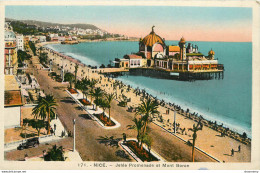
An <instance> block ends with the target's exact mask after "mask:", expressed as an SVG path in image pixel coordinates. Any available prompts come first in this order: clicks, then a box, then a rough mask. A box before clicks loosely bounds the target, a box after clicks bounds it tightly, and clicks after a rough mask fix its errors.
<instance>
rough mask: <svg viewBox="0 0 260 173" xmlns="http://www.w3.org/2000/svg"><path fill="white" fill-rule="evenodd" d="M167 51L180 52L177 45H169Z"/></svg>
mask: <svg viewBox="0 0 260 173" xmlns="http://www.w3.org/2000/svg"><path fill="white" fill-rule="evenodd" d="M169 52H180V47H179V46H169Z"/></svg>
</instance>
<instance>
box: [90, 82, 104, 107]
mask: <svg viewBox="0 0 260 173" xmlns="http://www.w3.org/2000/svg"><path fill="white" fill-rule="evenodd" d="M91 95H92V96H93V97H94V98H95V100H94V102H95V104H96V109H95V110H97V106H98V105H99V102H100V98H101V97H102V95H103V92H102V90H101V89H100V87H98V88H96V89H94V91H93V92H92V93H91Z"/></svg>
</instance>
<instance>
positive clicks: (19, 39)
mask: <svg viewBox="0 0 260 173" xmlns="http://www.w3.org/2000/svg"><path fill="white" fill-rule="evenodd" d="M16 44H17V50H22V51H24V42H23V35H16Z"/></svg>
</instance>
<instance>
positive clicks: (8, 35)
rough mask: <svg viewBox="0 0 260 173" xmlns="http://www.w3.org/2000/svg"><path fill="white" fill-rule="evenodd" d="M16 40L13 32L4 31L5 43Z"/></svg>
mask: <svg viewBox="0 0 260 173" xmlns="http://www.w3.org/2000/svg"><path fill="white" fill-rule="evenodd" d="M13 40H16V36H15V34H14V32H13V31H5V41H13Z"/></svg>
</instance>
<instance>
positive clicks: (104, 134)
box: [5, 57, 214, 162]
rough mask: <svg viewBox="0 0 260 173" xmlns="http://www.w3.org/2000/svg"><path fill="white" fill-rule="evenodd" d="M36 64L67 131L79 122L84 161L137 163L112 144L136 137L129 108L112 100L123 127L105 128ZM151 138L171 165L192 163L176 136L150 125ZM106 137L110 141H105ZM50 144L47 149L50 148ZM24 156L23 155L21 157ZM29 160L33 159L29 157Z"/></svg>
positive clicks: (11, 155) (16, 154)
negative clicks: (123, 137)
mask: <svg viewBox="0 0 260 173" xmlns="http://www.w3.org/2000/svg"><path fill="white" fill-rule="evenodd" d="M33 64H34V65H36V66H38V70H36V69H35V70H33V71H34V76H35V77H36V78H37V80H38V82H39V84H40V86H41V88H42V89H44V91H45V93H46V94H53V95H54V97H55V98H56V100H57V103H58V106H57V110H56V112H57V115H58V117H59V119H60V121H61V124H63V126H64V128H65V129H66V130H67V131H73V119H76V150H77V151H78V152H79V155H80V157H81V158H82V160H83V161H124V162H129V161H135V160H134V159H133V158H132V157H130V160H129V159H127V158H122V157H120V156H117V155H116V152H117V151H118V150H121V148H120V147H119V146H118V145H114V144H113V140H119V141H120V140H122V134H123V133H126V135H127V138H136V135H137V134H136V131H135V130H128V128H127V125H133V122H132V119H133V118H134V116H135V114H134V113H131V112H127V111H126V109H127V108H126V107H120V106H118V103H117V102H116V101H115V100H113V101H112V105H111V106H112V109H111V116H112V117H113V118H114V119H116V120H117V121H118V122H120V124H121V126H120V127H119V128H116V129H109V130H107V129H104V128H103V127H101V126H100V125H99V124H97V123H96V121H93V120H92V119H91V118H89V116H88V115H87V114H86V112H85V110H82V108H81V107H80V106H79V105H78V104H76V103H75V101H74V100H73V99H72V98H71V97H69V95H68V94H67V92H66V91H65V90H66V88H67V86H68V85H67V84H62V83H58V82H56V81H54V80H52V79H51V78H50V77H49V76H48V72H47V71H45V70H39V64H37V57H33ZM147 130H148V132H149V135H150V136H151V137H152V138H153V139H156V140H154V142H153V145H152V149H153V150H154V151H156V152H157V153H158V154H159V155H160V156H162V157H163V158H164V159H165V160H166V161H171V162H190V161H191V147H190V146H188V145H186V144H185V143H184V142H183V141H180V140H179V139H178V138H176V137H174V136H173V135H171V134H169V133H167V132H165V131H164V130H163V129H161V128H160V127H158V126H156V125H154V124H149V126H148V129H147ZM57 134H58V132H57ZM104 138H106V139H108V140H105V139H104ZM72 141H73V140H72V138H65V139H61V140H59V141H56V142H55V141H54V142H50V143H49V145H50V144H51V145H52V144H54V143H59V145H62V146H63V147H64V148H66V147H70V148H71V145H72ZM49 145H47V146H49ZM39 147H41V148H40V149H38V150H37V148H31V149H28V150H23V151H12V152H6V153H5V159H7V160H18V159H19V158H20V157H21V155H23V154H24V153H25V152H28V153H29V154H30V153H32V154H34V155H37V153H38V155H40V154H41V151H40V150H42V148H44V147H45V145H40V146H39ZM22 157H24V155H23V156H22ZM29 157H30V156H29ZM195 160H196V161H197V162H214V160H212V159H211V158H209V157H208V156H206V155H204V154H203V153H200V152H198V151H197V150H196V151H195Z"/></svg>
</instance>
